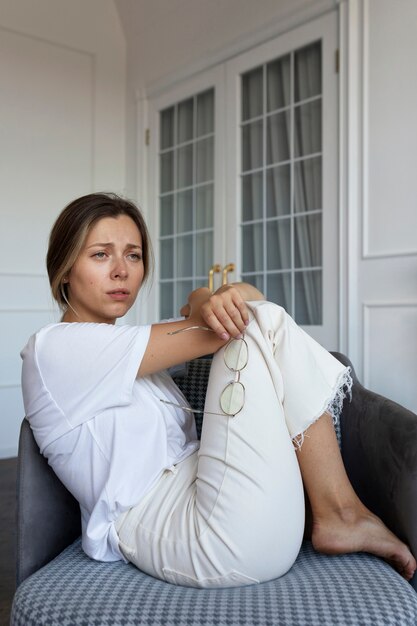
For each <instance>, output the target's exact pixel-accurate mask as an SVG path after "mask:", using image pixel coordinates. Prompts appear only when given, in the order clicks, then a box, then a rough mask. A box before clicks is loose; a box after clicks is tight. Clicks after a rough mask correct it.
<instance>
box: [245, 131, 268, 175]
mask: <svg viewBox="0 0 417 626" xmlns="http://www.w3.org/2000/svg"><path fill="white" fill-rule="evenodd" d="M262 152H263V141H262V121H260V122H253V123H252V124H246V125H245V126H242V171H244V172H245V171H247V170H254V169H256V168H258V167H262V163H263V158H262Z"/></svg>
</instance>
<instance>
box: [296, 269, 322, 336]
mask: <svg viewBox="0 0 417 626" xmlns="http://www.w3.org/2000/svg"><path fill="white" fill-rule="evenodd" d="M322 300H323V287H322V272H321V271H320V270H319V271H315V272H312V271H310V272H296V273H295V321H296V322H297V324H304V325H313V324H322V323H323V307H322Z"/></svg>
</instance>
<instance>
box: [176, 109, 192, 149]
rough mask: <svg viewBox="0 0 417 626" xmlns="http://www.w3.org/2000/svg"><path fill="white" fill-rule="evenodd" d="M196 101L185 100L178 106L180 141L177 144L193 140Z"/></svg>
mask: <svg viewBox="0 0 417 626" xmlns="http://www.w3.org/2000/svg"><path fill="white" fill-rule="evenodd" d="M193 125H194V100H193V98H189V100H184V102H180V103H179V105H178V139H177V143H184V141H190V140H191V139H192V138H193Z"/></svg>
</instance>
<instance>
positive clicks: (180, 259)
mask: <svg viewBox="0 0 417 626" xmlns="http://www.w3.org/2000/svg"><path fill="white" fill-rule="evenodd" d="M192 275H193V236H192V235H186V236H185V237H178V239H177V276H192Z"/></svg>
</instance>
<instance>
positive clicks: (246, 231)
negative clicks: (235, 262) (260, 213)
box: [242, 223, 264, 272]
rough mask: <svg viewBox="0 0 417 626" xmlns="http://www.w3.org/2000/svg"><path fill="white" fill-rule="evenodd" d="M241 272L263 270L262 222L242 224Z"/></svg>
mask: <svg viewBox="0 0 417 626" xmlns="http://www.w3.org/2000/svg"><path fill="white" fill-rule="evenodd" d="M242 250H243V254H242V268H243V272H259V270H263V267H264V262H263V224H262V223H260V224H250V225H248V226H242Z"/></svg>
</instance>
